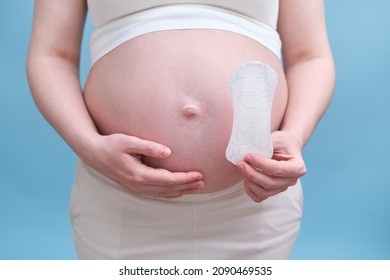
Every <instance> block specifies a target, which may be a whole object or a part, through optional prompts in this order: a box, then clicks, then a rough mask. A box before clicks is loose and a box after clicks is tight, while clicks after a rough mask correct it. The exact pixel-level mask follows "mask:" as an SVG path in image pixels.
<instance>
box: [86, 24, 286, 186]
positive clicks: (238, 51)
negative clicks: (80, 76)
mask: <svg viewBox="0 0 390 280" xmlns="http://www.w3.org/2000/svg"><path fill="white" fill-rule="evenodd" d="M252 60H258V61H261V62H263V63H266V64H268V65H270V66H271V67H272V68H273V69H275V70H276V71H277V72H278V76H279V82H278V86H277V89H276V93H275V97H274V102H273V107H272V116H271V128H272V130H276V129H278V127H279V125H280V123H281V120H282V118H283V115H284V111H285V107H286V104H287V87H286V82H285V78H284V74H283V70H282V67H281V65H280V62H279V60H278V58H277V57H276V56H275V55H274V54H273V53H272V52H271V51H270V50H268V49H267V48H265V47H263V46H262V45H261V44H259V43H257V42H255V41H253V40H252V39H249V38H246V37H244V36H241V35H239V34H235V33H232V32H227V31H218V30H175V31H161V32H154V33H149V34H146V35H142V36H140V37H137V38H135V39H132V40H130V41H127V42H126V43H124V44H122V45H120V46H118V47H117V48H115V49H114V50H113V51H111V52H110V53H109V54H107V55H105V56H104V57H103V58H101V59H100V60H99V61H98V62H96V63H95V65H94V66H93V68H92V69H91V72H90V75H89V77H88V80H87V83H86V86H85V101H86V104H87V107H88V110H89V112H90V114H91V116H92V118H93V120H94V121H95V123H96V126H97V127H98V129H99V131H100V132H101V133H102V134H112V133H125V134H128V135H133V136H137V137H139V138H142V139H146V140H150V141H154V142H157V143H161V144H164V145H166V146H168V147H169V148H170V149H171V150H172V154H171V156H170V157H169V158H167V159H159V160H157V159H153V158H148V157H143V161H144V163H145V164H148V165H150V166H153V167H158V168H164V169H167V170H170V171H199V172H201V173H203V175H204V180H205V188H204V190H203V192H214V191H218V190H222V189H224V188H228V187H231V186H232V185H234V184H236V183H238V182H239V181H240V180H242V178H241V175H240V172H239V171H238V170H237V168H236V167H235V166H234V165H233V164H231V163H230V162H229V161H227V159H226V157H225V150H226V147H227V144H228V142H229V138H230V134H231V130H232V124H233V109H232V98H231V93H230V87H229V77H230V75H231V74H232V73H233V72H234V71H235V70H236V69H237V68H238V67H239V66H240V65H242V64H244V63H246V62H249V61H252Z"/></svg>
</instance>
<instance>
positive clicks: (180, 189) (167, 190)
mask: <svg viewBox="0 0 390 280" xmlns="http://www.w3.org/2000/svg"><path fill="white" fill-rule="evenodd" d="M203 187H204V182H203V181H196V182H192V183H189V184H182V185H177V186H174V187H166V186H158V185H143V186H142V192H143V193H149V194H153V195H157V196H172V195H176V194H179V195H183V194H187V193H193V192H196V191H198V190H200V189H202V188H203Z"/></svg>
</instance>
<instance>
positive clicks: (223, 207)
mask: <svg viewBox="0 0 390 280" xmlns="http://www.w3.org/2000/svg"><path fill="white" fill-rule="evenodd" d="M70 207H71V209H70V212H71V220H72V226H73V236H74V242H75V246H76V250H77V254H78V256H79V258H80V259H141V260H145V259H171V260H172V259H186V260H188V259H287V258H288V257H289V255H290V252H291V249H292V247H293V245H294V242H295V239H296V237H297V234H298V231H299V227H300V220H301V216H302V189H301V186H300V184H299V183H298V184H297V185H296V186H293V187H290V188H289V189H288V190H287V191H285V192H283V193H281V194H279V195H276V196H274V197H271V198H269V199H267V200H266V201H264V202H262V203H260V204H258V203H255V202H253V201H252V200H251V199H250V198H249V197H248V196H247V195H246V194H245V192H244V190H243V184H242V183H240V184H238V185H236V186H234V187H231V188H228V189H226V190H223V191H219V192H215V193H210V194H194V195H186V196H183V197H181V198H177V199H161V198H153V197H149V196H143V195H135V194H131V193H129V192H127V191H125V190H124V189H123V188H121V187H120V186H118V185H116V184H115V183H113V182H112V181H110V180H109V179H107V178H106V177H104V176H102V175H101V174H99V173H97V172H96V171H94V170H92V169H91V168H90V167H88V166H87V165H86V164H85V163H83V162H81V161H80V162H79V164H78V168H77V174H76V178H75V183H74V186H73V191H72V198H71V206H70Z"/></svg>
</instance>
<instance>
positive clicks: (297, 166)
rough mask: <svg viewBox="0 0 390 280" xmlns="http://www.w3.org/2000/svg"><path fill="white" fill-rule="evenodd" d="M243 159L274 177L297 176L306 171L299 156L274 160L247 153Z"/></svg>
mask: <svg viewBox="0 0 390 280" xmlns="http://www.w3.org/2000/svg"><path fill="white" fill-rule="evenodd" d="M245 161H246V162H247V163H248V164H250V165H251V166H252V167H253V168H254V169H257V170H261V171H263V172H266V173H268V174H270V175H272V176H276V177H284V178H289V177H294V178H299V177H302V176H303V175H305V173H306V167H305V164H304V162H303V160H302V159H301V158H300V157H293V158H291V159H288V160H275V159H269V158H264V157H261V156H259V155H255V154H248V155H246V156H245Z"/></svg>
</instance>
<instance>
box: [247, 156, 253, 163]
mask: <svg viewBox="0 0 390 280" xmlns="http://www.w3.org/2000/svg"><path fill="white" fill-rule="evenodd" d="M252 160H253V158H252V156H251V155H246V156H245V161H247V162H249V163H250V162H251V161H252Z"/></svg>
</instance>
